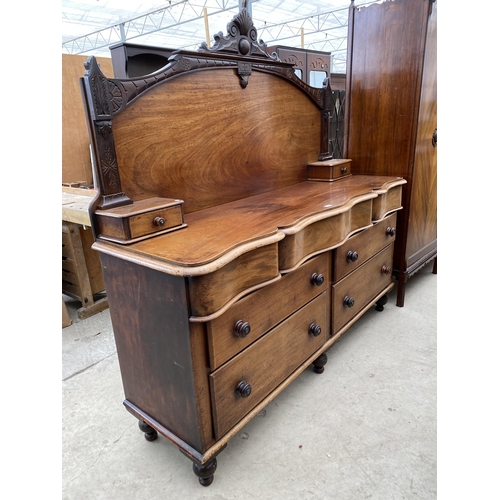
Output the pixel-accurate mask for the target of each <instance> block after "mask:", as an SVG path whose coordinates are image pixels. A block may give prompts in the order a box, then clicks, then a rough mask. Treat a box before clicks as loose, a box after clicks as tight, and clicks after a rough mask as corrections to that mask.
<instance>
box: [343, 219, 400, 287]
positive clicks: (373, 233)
mask: <svg viewBox="0 0 500 500" xmlns="http://www.w3.org/2000/svg"><path fill="white" fill-rule="evenodd" d="M396 216H397V214H396V213H393V214H392V215H390V216H389V217H387V218H386V219H383V220H381V221H380V222H378V223H377V224H375V225H374V226H373V227H371V228H369V229H366V230H365V231H362V232H360V233H358V234H355V235H354V236H352V237H351V238H349V239H348V240H347V241H346V242H345V243H344V244H343V245H342V246H340V247H339V248H337V250H336V253H335V258H334V261H333V262H334V264H333V265H334V268H333V278H334V281H338V280H340V279H342V278H343V277H344V276H347V275H348V274H349V273H350V272H352V271H354V270H355V269H357V268H358V267H360V266H361V265H362V264H364V263H365V262H366V261H367V260H368V259H369V258H370V257H372V256H373V255H375V254H376V253H378V252H379V251H380V250H382V248H384V247H386V246H387V245H390V244H391V243H393V242H394V239H395V237H396Z"/></svg>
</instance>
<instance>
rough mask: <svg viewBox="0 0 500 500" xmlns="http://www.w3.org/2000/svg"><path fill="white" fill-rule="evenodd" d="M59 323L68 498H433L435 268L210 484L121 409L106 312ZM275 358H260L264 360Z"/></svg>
mask: <svg viewBox="0 0 500 500" xmlns="http://www.w3.org/2000/svg"><path fill="white" fill-rule="evenodd" d="M63 298H64V299H65V301H66V304H67V307H68V310H69V314H70V316H71V319H72V321H73V323H72V324H71V325H70V326H68V327H66V328H64V329H63V330H62V347H63V352H62V379H63V383H62V389H63V392H62V411H63V415H62V416H63V428H62V464H63V470H62V484H63V490H62V499H63V500H84V499H85V500H177V499H179V500H184V499H189V500H191V499H201V498H206V499H217V500H231V499H243V500H246V499H262V500H294V499H297V500H298V499H300V500H309V499H335V500H361V499H370V500H391V499H394V500H403V499H415V500H428V499H435V498H436V489H437V477H436V476H437V471H436V469H437V457H436V454H437V453H436V439H437V438H436V379H437V366H436V363H437V356H436V343H437V275H435V274H432V263H431V264H430V265H428V266H426V267H425V268H423V269H422V270H421V271H419V272H418V273H417V274H416V275H415V276H413V277H412V278H411V279H410V280H409V282H408V285H407V287H406V299H405V306H404V307H403V308H400V307H396V291H395V289H393V290H392V292H391V293H390V295H389V302H388V303H387V305H386V306H385V310H384V311H383V312H377V311H375V308H373V309H372V310H370V311H368V312H367V313H366V314H365V315H364V316H363V318H362V319H361V320H359V321H358V322H357V323H356V324H355V325H354V326H353V327H352V328H351V329H350V330H349V331H348V332H347V333H346V334H345V335H344V336H342V337H341V338H340V340H339V341H338V342H337V343H336V344H335V345H334V346H333V347H332V348H330V350H329V351H328V352H327V354H328V363H327V364H326V365H325V371H324V373H323V374H321V375H317V374H315V373H314V372H313V370H312V369H307V370H306V371H305V372H304V373H302V374H301V375H300V376H299V377H298V378H297V379H296V380H295V381H294V382H293V383H292V384H291V385H290V386H288V387H287V388H286V389H285V390H284V391H283V392H282V393H281V394H280V395H279V396H278V397H277V398H276V399H274V400H273V401H272V402H271V403H269V405H268V406H267V407H266V409H265V410H264V411H262V412H261V413H260V414H259V415H258V416H256V417H255V418H254V419H253V420H252V421H251V422H250V423H248V424H247V425H246V426H245V427H244V428H243V429H242V430H241V431H240V432H239V433H238V434H237V435H236V436H235V437H234V438H232V439H231V440H230V441H229V443H228V445H227V447H226V449H225V450H223V451H222V452H221V453H220V455H219V456H218V458H217V460H218V467H217V471H216V473H215V479H214V482H213V483H212V485H211V486H209V487H206V488H205V487H203V486H201V485H200V484H199V483H198V478H197V477H196V476H195V475H194V473H193V471H192V464H191V462H190V460H189V459H188V458H186V457H185V456H184V455H183V454H182V453H180V452H179V451H178V449H177V448H176V447H175V446H174V445H173V444H172V443H171V442H170V441H168V440H167V439H166V438H164V437H163V436H159V438H158V439H157V440H156V441H153V442H148V441H146V440H145V439H144V437H143V433H142V432H141V431H140V430H139V428H138V425H137V420H136V419H135V418H134V417H133V416H132V415H131V414H130V413H129V412H127V410H126V409H125V407H124V406H123V404H122V402H123V399H124V394H123V388H122V383H121V378H120V369H119V365H118V358H117V354H116V347H115V343H114V338H113V330H112V326H111V321H110V315H109V310H106V311H104V312H101V313H98V314H96V315H94V316H92V317H90V318H88V319H85V320H80V319H78V315H77V309H78V307H80V305H81V304H80V303H78V302H76V301H73V300H72V299H70V298H68V297H64V296H63ZM272 369H273V367H272V366H269V370H272Z"/></svg>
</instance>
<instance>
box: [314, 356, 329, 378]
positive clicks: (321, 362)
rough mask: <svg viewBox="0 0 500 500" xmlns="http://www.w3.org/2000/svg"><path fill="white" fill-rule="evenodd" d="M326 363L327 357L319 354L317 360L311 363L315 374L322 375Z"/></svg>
mask: <svg viewBox="0 0 500 500" xmlns="http://www.w3.org/2000/svg"><path fill="white" fill-rule="evenodd" d="M327 361H328V357H327V355H326V354H325V353H323V354H321V355H320V356H319V357H318V358H317V359H315V360H314V361H313V366H314V371H315V372H316V373H323V372H324V371H325V365H326V363H327Z"/></svg>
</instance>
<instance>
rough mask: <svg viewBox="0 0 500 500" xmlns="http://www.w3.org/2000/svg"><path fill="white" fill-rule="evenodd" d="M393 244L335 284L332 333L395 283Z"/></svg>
mask: <svg viewBox="0 0 500 500" xmlns="http://www.w3.org/2000/svg"><path fill="white" fill-rule="evenodd" d="M393 250H394V244H391V245H389V246H388V247H386V248H385V249H384V250H382V251H381V252H379V253H378V254H377V255H375V256H374V257H373V258H372V259H370V260H368V261H367V262H365V263H364V264H363V265H362V266H360V267H358V269H356V271H353V272H352V273H351V274H349V275H348V276H346V277H345V278H343V279H342V280H340V281H338V282H337V283H336V284H335V285H334V286H333V294H332V301H333V333H334V334H335V333H336V332H337V331H338V330H339V329H340V328H342V327H343V326H344V325H345V324H346V323H347V322H348V321H349V320H350V319H352V318H353V317H354V316H355V315H356V314H357V313H358V312H359V311H361V309H363V307H364V306H365V305H366V304H367V303H368V302H369V301H370V300H372V299H373V298H374V297H375V296H376V295H377V293H379V292H380V291H382V290H383V289H384V288H385V287H387V286H388V285H390V284H391V282H392V276H391V275H392V254H393Z"/></svg>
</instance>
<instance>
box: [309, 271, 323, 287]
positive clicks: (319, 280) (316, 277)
mask: <svg viewBox="0 0 500 500" xmlns="http://www.w3.org/2000/svg"><path fill="white" fill-rule="evenodd" d="M324 282H325V277H324V276H323V275H322V274H318V273H313V274H312V275H311V283H312V284H313V285H316V286H321V285H322V284H323V283H324Z"/></svg>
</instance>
